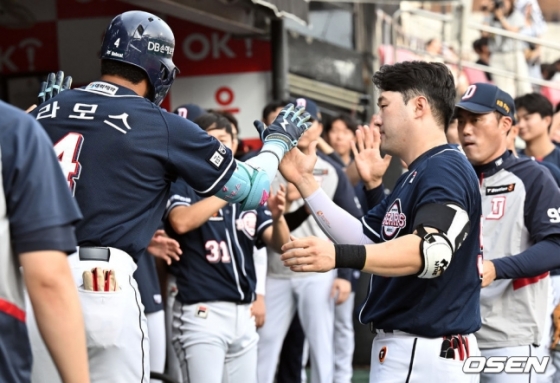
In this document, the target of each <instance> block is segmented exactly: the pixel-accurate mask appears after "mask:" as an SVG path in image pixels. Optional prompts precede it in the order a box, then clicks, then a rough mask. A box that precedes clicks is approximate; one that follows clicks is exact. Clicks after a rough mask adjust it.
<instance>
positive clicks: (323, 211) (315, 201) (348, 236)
mask: <svg viewBox="0 0 560 383" xmlns="http://www.w3.org/2000/svg"><path fill="white" fill-rule="evenodd" d="M305 202H306V203H307V206H308V207H309V209H310V210H311V214H313V218H314V219H315V221H317V223H318V224H319V226H320V227H321V229H322V230H323V232H324V233H325V234H326V235H327V236H328V237H329V239H330V240H331V241H333V242H334V243H344V244H351V245H365V244H369V243H372V241H371V240H370V239H369V238H368V237H367V236H366V235H365V234H364V233H363V226H362V223H361V222H360V221H359V220H358V219H356V218H355V217H353V216H352V215H351V214H350V213H348V212H347V211H346V210H344V209H342V208H341V207H340V206H338V205H336V204H335V203H334V202H333V201H332V200H331V199H330V198H329V197H328V196H327V194H326V193H325V192H324V191H323V190H322V189H317V190H316V191H315V193H313V194H312V195H310V196H309V197H307V198H306V199H305Z"/></svg>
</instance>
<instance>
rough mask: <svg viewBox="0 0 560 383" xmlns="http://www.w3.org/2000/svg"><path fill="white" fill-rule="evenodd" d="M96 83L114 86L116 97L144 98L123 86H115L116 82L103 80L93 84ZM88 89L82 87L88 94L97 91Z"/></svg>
mask: <svg viewBox="0 0 560 383" xmlns="http://www.w3.org/2000/svg"><path fill="white" fill-rule="evenodd" d="M94 82H104V83H107V84H110V85H113V86H115V87H117V93H115V96H136V97H142V96H140V95H138V93H136V92H135V91H133V90H132V89H129V88H126V87H124V86H122V85H118V84H115V83H114V82H110V81H101V80H96V81H92V83H94ZM88 85H89V84H88ZM86 88H87V85H86V86H84V87H82V88H81V89H83V90H87V91H88V92H95V90H89V89H86ZM95 93H100V94H104V93H101V92H95Z"/></svg>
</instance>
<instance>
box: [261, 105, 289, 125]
mask: <svg viewBox="0 0 560 383" xmlns="http://www.w3.org/2000/svg"><path fill="white" fill-rule="evenodd" d="M289 103H290V101H287V100H273V101H271V102H269V103H268V104H266V106H265V107H264V109H263V111H262V120H263V121H265V120H266V119H267V118H268V115H269V114H270V113H272V112H274V111H275V110H276V109H278V108H283V107H285V106H286V105H288V104H289Z"/></svg>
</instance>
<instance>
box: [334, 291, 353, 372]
mask: <svg viewBox="0 0 560 383" xmlns="http://www.w3.org/2000/svg"><path fill="white" fill-rule="evenodd" d="M355 298H356V293H350V296H349V297H348V299H347V300H346V301H345V302H344V303H341V304H339V305H336V306H334V383H351V382H352V374H353V370H352V359H353V358H354V322H353V321H352V314H353V312H354V300H355Z"/></svg>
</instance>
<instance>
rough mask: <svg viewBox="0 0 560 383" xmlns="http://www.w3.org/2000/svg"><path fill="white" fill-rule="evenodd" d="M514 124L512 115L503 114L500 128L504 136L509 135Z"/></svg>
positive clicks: (499, 123)
mask: <svg viewBox="0 0 560 383" xmlns="http://www.w3.org/2000/svg"><path fill="white" fill-rule="evenodd" d="M512 126H513V120H512V119H511V117H507V116H501V118H500V120H499V121H498V129H500V131H501V132H502V133H503V134H504V136H507V134H508V132H509V131H510V130H511V127H512Z"/></svg>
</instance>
